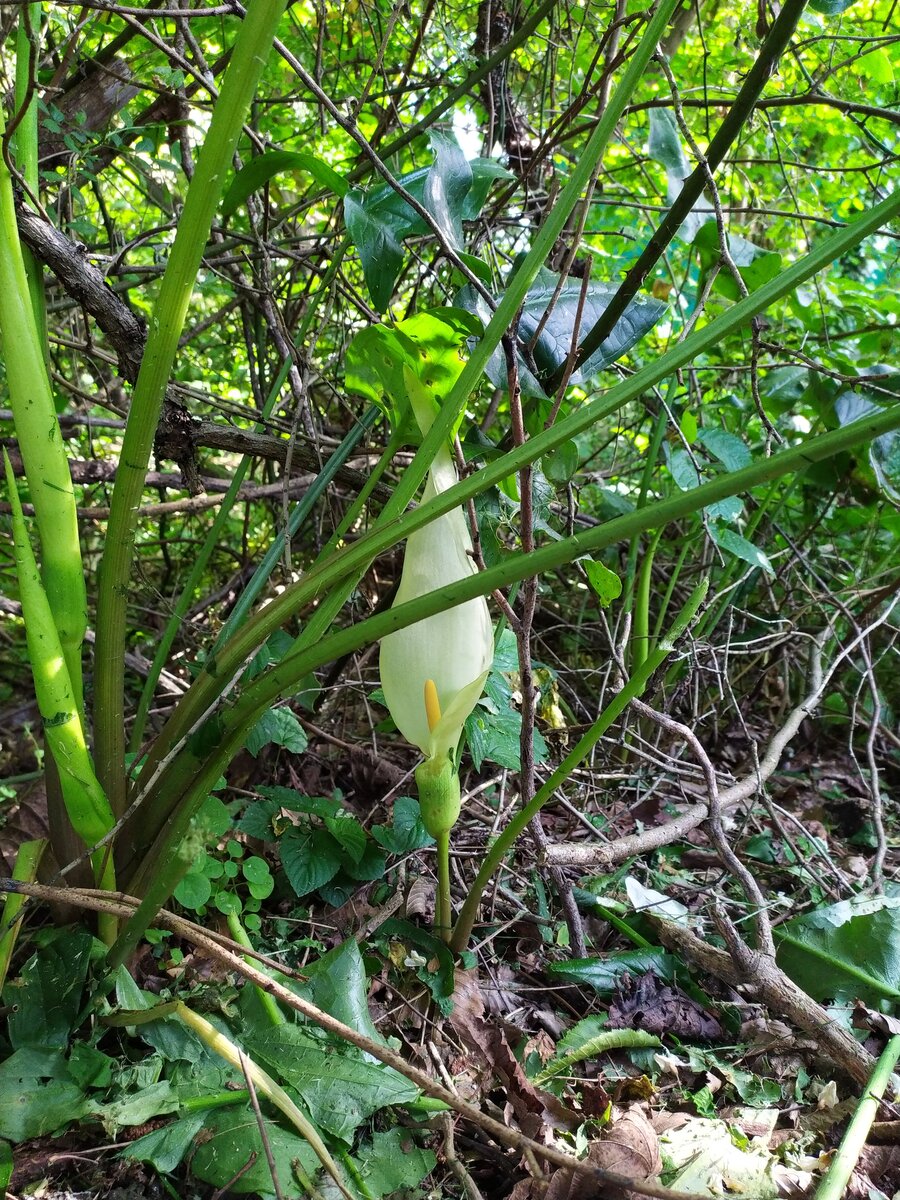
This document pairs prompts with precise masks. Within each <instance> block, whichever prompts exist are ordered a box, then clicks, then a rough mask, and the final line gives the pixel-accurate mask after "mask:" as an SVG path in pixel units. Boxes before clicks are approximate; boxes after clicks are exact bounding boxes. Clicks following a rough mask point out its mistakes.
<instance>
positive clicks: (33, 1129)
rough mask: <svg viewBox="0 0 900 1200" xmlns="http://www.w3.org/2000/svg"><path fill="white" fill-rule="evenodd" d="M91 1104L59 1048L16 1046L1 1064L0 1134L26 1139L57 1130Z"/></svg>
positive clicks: (1, 1135)
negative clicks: (37, 1048)
mask: <svg viewBox="0 0 900 1200" xmlns="http://www.w3.org/2000/svg"><path fill="white" fill-rule="evenodd" d="M88 1107H89V1102H88V1100H87V1097H86V1096H85V1095H84V1093H83V1092H82V1090H81V1088H80V1087H78V1086H77V1085H76V1084H75V1083H73V1082H72V1080H71V1078H70V1077H69V1075H68V1072H67V1071H66V1064H65V1062H64V1061H63V1056H62V1052H61V1051H59V1050H17V1051H16V1052H15V1054H12V1055H10V1057H9V1058H7V1060H6V1062H4V1063H2V1064H0V1138H6V1139H7V1140H8V1141H10V1142H24V1141H27V1140H28V1139H29V1138H35V1137H42V1136H43V1135H44V1134H47V1133H55V1132H56V1131H57V1130H58V1129H61V1128H62V1127H63V1126H64V1125H68V1124H69V1122H70V1121H77V1120H78V1119H79V1118H80V1117H83V1116H84V1115H85V1113H86V1112H87V1110H88Z"/></svg>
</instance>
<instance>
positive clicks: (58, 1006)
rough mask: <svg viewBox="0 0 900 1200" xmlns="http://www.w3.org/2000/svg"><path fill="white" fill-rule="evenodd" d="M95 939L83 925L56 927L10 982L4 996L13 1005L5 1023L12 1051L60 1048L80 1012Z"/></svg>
mask: <svg viewBox="0 0 900 1200" xmlns="http://www.w3.org/2000/svg"><path fill="white" fill-rule="evenodd" d="M92 947H93V938H92V937H91V935H90V934H89V933H88V931H87V930H86V929H81V928H75V929H66V930H60V931H59V933H58V934H56V936H55V937H54V938H53V940H52V942H50V944H49V945H45V946H42V947H41V949H40V950H38V951H37V953H35V954H33V955H32V956H31V958H30V959H29V960H28V961H27V962H26V964H25V966H24V967H23V968H22V971H21V973H20V975H19V976H18V978H16V979H13V980H10V981H9V982H8V983H7V985H6V987H5V988H4V990H3V999H4V1002H5V1003H6V1004H9V1005H11V1006H12V1007H13V1011H12V1012H11V1013H10V1017H9V1023H8V1026H7V1029H8V1032H9V1040H10V1042H11V1043H12V1045H13V1048H14V1049H19V1048H20V1047H23V1046H42V1047H47V1046H52V1047H57V1048H59V1049H64V1048H65V1047H66V1046H67V1045H68V1043H69V1034H70V1033H71V1032H72V1030H73V1028H74V1025H75V1021H76V1020H77V1018H78V1015H79V1013H80V1012H81V1007H82V993H83V990H84V981H85V979H86V977H87V970H88V965H89V963H90V957H91V949H92Z"/></svg>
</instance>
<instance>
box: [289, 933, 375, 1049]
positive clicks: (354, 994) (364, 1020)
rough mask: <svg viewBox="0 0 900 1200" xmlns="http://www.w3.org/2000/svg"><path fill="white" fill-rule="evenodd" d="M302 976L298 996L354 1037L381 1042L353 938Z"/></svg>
mask: <svg viewBox="0 0 900 1200" xmlns="http://www.w3.org/2000/svg"><path fill="white" fill-rule="evenodd" d="M306 975H307V982H306V983H305V984H301V985H300V986H299V987H298V988H297V990H298V991H299V992H300V993H301V995H304V996H306V997H307V998H308V999H309V1000H311V1001H312V1003H313V1004H315V1005H316V1006H317V1007H318V1008H321V1009H323V1010H324V1011H325V1012H327V1013H329V1014H330V1015H331V1016H332V1017H337V1019H338V1020H339V1021H343V1022H344V1024H345V1025H349V1026H350V1027H351V1029H355V1030H356V1031H357V1033H363V1034H365V1035H366V1037H369V1038H371V1039H372V1040H373V1041H375V1042H381V1043H383V1042H384V1038H383V1037H382V1035H381V1034H380V1033H379V1032H378V1029H377V1028H376V1026H375V1023H374V1021H373V1020H372V1016H371V1014H370V1012H369V1001H368V994H369V980H368V977H367V975H366V968H365V964H364V963H363V959H362V955H361V954H360V951H359V946H358V944H357V942H356V940H355V939H354V938H348V939H347V940H346V941H345V942H342V943H341V944H340V946H335V948H334V949H333V950H329V951H328V953H327V954H323V955H322V956H321V958H318V959H316V961H315V962H314V963H313V964H312V966H310V967H307V968H306ZM366 1058H367V1061H370V1060H369V1059H368V1056H366Z"/></svg>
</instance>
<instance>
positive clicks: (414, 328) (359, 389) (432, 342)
mask: <svg viewBox="0 0 900 1200" xmlns="http://www.w3.org/2000/svg"><path fill="white" fill-rule="evenodd" d="M481 332H482V325H481V322H480V321H479V320H478V318H477V317H473V316H472V314H471V313H468V312H466V311H465V310H464V309H462V308H447V307H444V308H433V309H428V310H425V311H423V312H420V313H416V314H415V316H412V317H408V318H407V319H406V320H405V321H398V322H397V323H396V324H395V325H370V326H369V327H368V328H366V329H362V330H360V332H359V333H357V334H356V336H355V337H354V338H353V340H352V341H351V343H350V345H349V346H348V347H347V353H346V355H345V358H344V383H345V386H346V388H347V390H348V391H350V392H356V393H357V394H358V395H360V396H364V397H365V398H366V399H368V400H371V401H372V402H373V403H374V404H377V405H378V407H379V408H380V409H381V410H382V412H384V413H385V415H386V416H387V418H388V420H389V421H390V423H391V430H392V432H393V433H394V434H395V435H396V436H397V437H402V438H403V441H404V443H406V444H408V445H411V446H417V445H419V443H420V442H421V440H422V433H421V430H420V428H419V424H418V422H417V421H416V419H415V416H414V415H413V412H412V409H411V407H410V403H409V396H408V388H407V386H406V383H405V380H404V375H403V372H404V368H405V369H407V370H410V371H412V373H413V374H414V375H415V376H416V378H417V379H418V380H419V381H420V382H421V384H422V386H423V387H424V388H426V389H427V391H428V392H429V394H430V395H431V396H432V397H433V398H434V401H435V403H436V404H440V403H441V401H442V400H443V398H444V397H445V396H446V395H447V393H448V392H449V391H450V389H451V388H452V386H453V384H454V383H455V382H456V380H457V379H458V378H459V374H460V372H461V371H462V369H463V365H464V364H465V360H466V355H467V343H468V341H469V339H470V338H472V337H477V336H479V335H480V334H481ZM461 420H462V415H460V421H461ZM458 427H459V425H458V423H457V425H456V426H454V428H453V430H451V432H452V433H455V432H456V430H457V429H458Z"/></svg>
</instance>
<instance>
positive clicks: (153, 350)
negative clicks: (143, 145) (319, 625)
mask: <svg viewBox="0 0 900 1200" xmlns="http://www.w3.org/2000/svg"><path fill="white" fill-rule="evenodd" d="M283 9H284V0H250V4H249V6H248V8H247V13H246V16H245V17H244V20H243V22H242V23H241V25H240V28H239V30H238V33H237V36H236V38H235V43H234V47H233V50H232V54H231V60H230V62H229V64H228V68H227V70H226V72H225V78H224V80H223V82H222V90H221V92H220V93H219V98H218V100H217V101H216V106H215V109H214V110H213V115H212V120H211V122H210V126H209V132H208V133H207V135H206V138H205V139H204V142H203V146H202V148H201V150H200V154H199V155H198V158H197V165H196V170H195V171H194V175H193V178H192V179H191V182H190V186H189V187H188V190H187V195H186V197H185V202H184V209H183V211H182V214H181V220H180V221H179V223H178V231H177V233H176V235H175V241H174V243H173V245H172V250H171V253H170V254H169V261H168V263H167V264H166V270H165V274H164V275H163V279H162V283H161V285H160V290H159V296H158V298H157V301H156V304H155V306H154V310H153V315H152V317H151V319H150V331H149V336H148V338H147V345H146V348H145V350H144V355H143V359H142V360H141V369H140V373H139V375H138V380H137V384H136V385H135V389H134V396H133V398H132V401H131V408H130V410H129V414H128V423H127V425H126V427H125V436H124V439H123V442H122V453H121V456H120V459H119V469H118V472H117V474H116V484H115V488H114V489H113V496H112V503H111V506H110V516H109V525H108V528H107V538H106V545H105V547H104V552H103V559H102V562H101V568H100V588H99V592H98V597H97V641H96V655H95V663H96V672H95V686H96V700H95V708H94V712H95V728H94V733H95V738H96V753H97V768H98V771H99V774H100V778H101V780H102V782H103V784H104V786H105V788H106V791H107V794H108V795H109V798H110V802H111V804H112V806H113V811H114V812H115V813H117V814H121V812H122V809H123V807H124V800H125V708H124V693H123V689H124V663H125V633H126V615H127V614H126V606H127V597H128V579H129V576H130V573H131V561H132V557H133V554H134V532H135V528H136V525H137V514H138V507H139V504H140V498H141V492H142V490H143V487H144V479H145V477H146V474H147V466H148V463H149V461H150V450H151V448H152V445H153V437H154V434H155V433H156V426H157V422H158V420H159V413H160V408H161V406H162V402H163V397H164V395H165V389H166V385H167V384H168V382H169V376H170V374H171V371H172V366H173V363H174V361H175V354H176V352H177V350H178V340H179V338H180V336H181V331H182V329H183V328H184V320H185V316H186V315H187V308H188V304H189V302H190V298H191V293H192V291H193V287H194V282H195V280H196V276H197V271H198V269H199V267H200V261H201V258H202V256H203V250H204V247H205V246H206V243H207V240H208V238H209V231H210V227H211V225H212V219H213V216H214V214H215V211H216V207H217V206H218V203H219V198H220V196H221V194H222V189H223V186H224V184H225V180H226V177H227V174H228V171H229V168H230V163H231V158H232V155H233V154H234V151H235V147H236V146H237V141H238V137H239V135H240V132H241V128H242V126H243V120H244V116H245V114H246V112H247V109H248V108H249V106H250V101H251V100H252V99H253V97H254V95H255V94H256V87H257V84H258V82H259V79H260V76H261V74H262V70H263V67H264V65H265V62H266V59H267V58H268V55H269V50H270V49H271V45H272V39H273V37H274V36H275V29H276V26H277V25H278V21H279V19H280V17H281V14H282V11H283Z"/></svg>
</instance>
